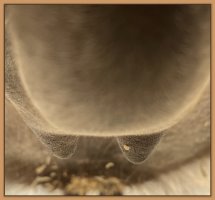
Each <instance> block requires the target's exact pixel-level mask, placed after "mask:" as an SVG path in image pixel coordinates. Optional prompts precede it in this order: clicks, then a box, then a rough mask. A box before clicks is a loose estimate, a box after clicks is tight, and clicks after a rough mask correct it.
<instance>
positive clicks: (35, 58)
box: [5, 5, 210, 194]
mask: <svg viewBox="0 0 215 200" xmlns="http://www.w3.org/2000/svg"><path fill="white" fill-rule="evenodd" d="M5 47H6V51H5V61H6V66H5V69H6V72H5V80H6V97H7V99H8V100H9V101H6V144H5V148H6V149H5V151H6V185H7V187H6V188H8V187H9V186H10V185H11V184H12V183H14V180H15V179H16V178H15V177H16V175H15V174H16V172H17V171H18V172H19V174H21V176H20V175H19V176H17V177H18V179H20V181H21V182H25V183H29V181H30V179H31V178H29V177H31V172H32V170H33V168H34V167H35V166H36V165H37V164H39V163H40V162H41V161H42V160H44V159H45V157H46V156H47V155H49V153H48V152H47V150H46V149H45V148H44V147H43V146H42V145H41V144H40V143H38V140H37V138H36V137H35V136H34V135H33V134H32V133H35V134H36V136H37V137H38V138H39V139H40V141H41V142H42V143H43V144H45V146H46V147H48V149H49V150H50V151H51V152H52V153H54V154H55V155H56V156H57V157H61V158H69V157H71V156H72V155H74V156H73V157H72V158H69V159H67V160H61V159H58V158H53V159H55V160H56V162H58V163H59V164H60V165H61V166H67V167H69V168H71V167H73V168H74V169H76V170H77V168H79V167H80V166H81V165H79V164H80V163H79V162H80V161H82V160H85V161H86V160H87V163H88V164H89V166H90V167H89V169H85V170H86V171H88V170H90V169H91V168H92V169H91V170H92V171H96V170H95V167H93V166H94V165H95V164H98V166H100V165H102V164H103V162H108V161H109V160H112V161H114V162H115V163H116V166H117V167H116V170H115V171H114V172H113V175H115V176H117V177H119V178H121V179H123V180H127V179H129V181H130V182H131V183H132V184H137V183H139V182H143V181H145V180H148V179H149V180H152V181H153V180H155V181H156V180H157V179H156V178H155V177H158V175H159V174H161V173H164V172H169V173H170V174H171V170H173V169H175V168H176V166H177V165H181V166H183V165H185V166H188V167H185V168H186V169H185V171H187V172H188V174H189V175H190V177H193V173H195V172H194V171H192V168H198V166H197V167H196V165H195V166H194V164H192V163H195V162H198V161H195V160H196V159H197V160H201V159H205V158H206V160H207V161H208V159H209V153H208V152H209V147H210V6H208V5H171V6H170V5H138V6H137V5H136V6H134V5H130V6H128V5H126V6H117V5H108V6H107V5H106V6H102V5H100V6H98V5H51V6H47V5H46V6H39V5H31V6H30V5H18V6H17V5H16V6H15V5H14V6H11V5H8V6H6V45H5ZM18 113H19V115H18ZM20 117H22V119H23V120H24V122H23V121H22V119H21V118H20ZM29 128H30V129H29ZM92 136H93V137H92ZM21 141H22V142H21ZM117 141H118V144H119V146H120V148H119V147H118V144H117ZM159 141H160V142H159ZM20 142H21V143H20ZM95 144H96V145H95ZM124 145H125V147H126V148H124ZM156 145H157V146H156ZM155 146H156V148H155ZM154 148H155V149H154ZM76 149H78V151H77V152H75V150H76ZM120 149H121V150H122V152H123V154H124V155H125V157H127V159H128V160H129V161H131V162H133V163H142V162H143V161H145V162H144V165H139V166H134V165H132V164H129V163H127V161H126V160H124V158H123V157H122V156H121V155H122V154H121V153H120ZM153 149H154V151H152V150H153ZM32 153H33V154H34V157H32ZM150 153H151V157H149V158H148V159H147V160H145V159H146V158H147V157H148V155H149V154H150ZM202 156H204V157H205V158H202ZM14 164H15V165H14ZM13 166H14V167H13ZM182 168H183V167H182ZM24 169H28V170H29V173H28V172H27V171H26V170H24ZM119 171H122V173H120V174H119V173H118V172H119ZM23 173H24V174H25V176H26V177H22V174H23ZM88 173H89V174H90V172H88ZM128 174H129V177H128V178H127V177H126V176H127V175H128ZM173 174H174V172H173ZM175 174H177V172H176V173H175ZM182 174H183V170H180V169H179V172H178V175H177V176H183V175H182ZM93 175H95V174H93ZM21 177H22V178H21ZM168 177H169V178H170V179H169V180H170V184H171V182H172V184H176V182H175V181H174V180H173V179H174V178H173V179H171V177H174V175H170V176H167V178H164V179H165V180H168ZM199 177H200V179H201V178H202V177H201V176H199ZM25 178H26V179H25ZM196 178H197V179H198V177H196ZM158 179H159V178H158ZM197 179H196V180H197ZM180 180H181V186H182V187H183V180H185V179H183V178H182V179H180ZM196 180H192V182H193V184H195V181H196ZM202 180H203V179H202ZM207 181H209V179H208V178H207ZM207 181H206V182H207ZM149 185H150V183H149ZM152 185H154V186H152V187H156V186H155V185H156V183H155V184H152ZM176 185H177V184H176ZM179 185H180V184H179ZM188 185H189V184H188ZM197 185H198V184H197ZM165 187H166V186H164V188H163V189H164V190H165V191H166V188H165ZM168 187H169V186H168ZM185 187H186V186H185ZM170 188H171V187H169V188H168V189H167V190H171V189H170ZM173 188H175V187H173ZM7 190H8V189H7ZM8 191H9V190H8ZM175 191H176V192H174V191H173V190H172V193H174V194H176V193H177V191H178V194H182V193H183V192H184V194H185V193H186V192H187V193H189V194H192V191H190V190H189V192H188V191H186V189H185V190H184V189H181V190H180V189H179V190H175ZM202 191H204V192H202V194H206V193H207V194H208V191H209V182H207V184H206V185H204V186H202ZM205 191H207V192H205ZM147 192H148V193H150V194H157V192H158V191H157V192H156V191H155V192H153V189H151V188H150V189H149V190H148V191H147V190H143V191H142V193H141V192H140V193H141V194H146V193H147ZM9 193H10V192H9ZM125 193H126V192H125ZM140 193H138V192H137V194H140ZM160 193H161V194H163V193H165V192H163V191H160ZM170 193H171V192H170ZM194 193H195V192H194Z"/></svg>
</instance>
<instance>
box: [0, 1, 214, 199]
mask: <svg viewBox="0 0 215 200" xmlns="http://www.w3.org/2000/svg"><path fill="white" fill-rule="evenodd" d="M6 4H210V5H211V192H210V195H189V196H188V195H168V196H163V195H157V196H155V195H152V196H145V195H137V196H118V197H117V196H77V197H76V196H54V195H53V196H45V195H44V196H38V195H28V196H24V195H23V196H22V195H17V196H5V195H4V193H5V191H4V189H5V187H4V180H5V177H4V127H5V121H4V119H5V108H4V99H5V95H4V6H5V5H6ZM214 4H215V3H214ZM214 4H213V0H210V1H209V0H205V1H203V0H187V1H179V0H151V1H150V0H133V1H131V0H130V1H129V0H115V1H114V0H62V1H61V0H50V1H48V0H44V1H42V0H33V1H30V0H20V1H18V0H7V1H6V0H4V1H2V0H0V30H1V31H0V63H1V64H0V153H1V155H0V200H1V199H2V200H4V199H11V200H15V199H32V200H33V199H50V200H51V199H53V198H54V199H65V198H67V199H68V198H75V199H82V198H90V199H98V198H102V199H119V198H126V199H135V198H144V199H146V200H147V199H157V198H158V199H160V198H161V199H166V198H171V199H179V198H185V199H187V198H189V199H202V198H204V199H205V198H206V199H213V197H214V199H215V195H214V188H215V187H214V184H213V183H214V179H215V175H214V173H213V170H212V169H213V166H214V159H215V158H214V153H213V152H215V145H213V144H214V142H215V141H214V140H215V137H213V134H214V133H213V132H214V130H215V122H214V115H215V113H214V112H215V109H214V103H215V102H214V98H215V95H214V92H213V91H215V89H214V88H215V80H214V79H215V69H214V66H213V64H214V62H213V61H214V57H215V53H214V51H213V48H214V46H215V40H214V38H213V35H215V30H214V29H215V28H214V25H213V24H215V20H214V18H215V14H214Z"/></svg>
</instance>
